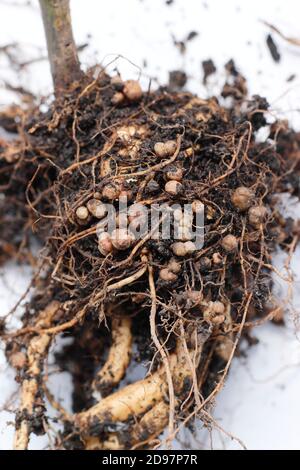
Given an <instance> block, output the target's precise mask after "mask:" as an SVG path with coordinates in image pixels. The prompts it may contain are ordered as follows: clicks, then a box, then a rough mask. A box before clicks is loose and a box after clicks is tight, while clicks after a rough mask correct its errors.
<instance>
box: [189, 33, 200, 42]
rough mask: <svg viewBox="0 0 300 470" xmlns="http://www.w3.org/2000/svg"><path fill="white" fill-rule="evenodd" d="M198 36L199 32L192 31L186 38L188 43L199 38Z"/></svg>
mask: <svg viewBox="0 0 300 470" xmlns="http://www.w3.org/2000/svg"><path fill="white" fill-rule="evenodd" d="M198 34H199V33H197V31H190V32H189V34H188V35H187V37H186V40H187V41H192V40H193V39H195V38H196V37H197V36H198Z"/></svg>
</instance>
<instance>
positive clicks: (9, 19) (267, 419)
mask: <svg viewBox="0 0 300 470" xmlns="http://www.w3.org/2000/svg"><path fill="white" fill-rule="evenodd" d="M26 3H27V2H26V1H25V0H0V46H1V45H4V44H7V43H10V42H20V43H21V44H22V45H23V47H22V54H23V56H24V60H25V59H26V58H32V57H37V56H39V55H40V51H41V50H42V51H44V46H45V43H44V35H43V30H42V24H41V20H40V17H39V10H38V5H37V1H32V6H30V7H28V6H25V4H26ZM206 4H207V7H205V5H206ZM71 6H72V15H73V24H74V32H75V37H76V42H77V44H82V43H84V42H86V40H87V35H88V34H89V33H91V34H92V38H91V40H90V44H91V46H90V47H89V48H88V49H86V50H85V51H84V52H83V53H82V54H81V60H82V63H84V65H86V66H87V65H93V64H94V63H95V62H96V61H98V62H99V61H101V62H102V63H104V64H108V63H109V62H111V61H112V60H113V59H114V58H115V57H116V56H117V54H120V55H123V56H124V57H127V59H130V61H131V62H132V63H134V64H136V65H135V66H134V65H132V63H130V62H128V60H126V59H123V58H119V59H118V60H117V61H116V62H115V63H114V64H113V66H115V65H117V66H118V68H119V69H120V70H121V71H122V73H123V74H124V75H125V77H131V78H132V77H133V76H134V75H138V74H139V71H140V69H139V67H140V68H142V81H143V84H144V86H147V85H148V83H149V78H150V77H151V78H152V79H153V84H154V83H155V78H157V79H158V81H159V83H164V82H166V80H167V77H168V71H169V70H174V69H178V68H182V67H184V69H185V70H186V72H187V73H188V74H189V76H190V77H191V78H190V80H189V82H188V88H189V89H190V90H192V91H195V92H197V93H199V94H200V95H201V96H207V95H209V94H211V93H212V92H214V91H215V90H217V89H218V88H217V85H218V83H220V82H222V78H224V75H223V71H222V66H223V64H224V63H225V62H227V60H228V59H230V58H234V59H235V60H236V63H237V65H238V67H239V68H240V69H241V71H242V72H243V74H244V75H245V76H246V77H247V79H248V85H249V89H250V92H251V93H258V94H262V95H265V96H266V97H267V98H268V100H269V102H270V103H271V105H272V111H273V112H274V113H275V114H276V115H279V111H280V112H281V115H282V116H284V117H287V118H289V119H291V120H292V122H293V124H294V125H295V126H297V127H298V128H300V117H299V111H297V107H299V97H300V88H299V85H300V81H299V76H298V77H297V79H296V80H294V81H293V82H292V83H290V84H289V83H287V82H286V79H287V78H288V77H289V76H290V75H291V74H293V73H296V74H297V72H298V71H299V64H300V48H298V49H297V48H295V47H293V46H291V45H289V44H287V43H286V42H284V41H282V40H281V39H280V38H278V37H277V36H274V39H275V41H276V42H277V44H278V46H279V48H280V52H281V54H282V60H281V62H280V63H279V64H275V63H274V62H273V60H272V58H271V57H270V53H269V51H268V50H267V47H266V44H265V36H266V34H267V29H266V27H265V26H264V25H262V23H260V22H259V20H260V19H265V20H267V21H269V22H271V23H274V24H275V25H276V26H277V27H279V28H282V30H283V31H284V32H286V33H287V34H288V35H290V36H293V35H294V36H297V34H298V37H300V32H299V21H298V19H299V15H300V4H299V2H296V1H294V0H285V1H284V2H282V1H281V0H272V2H270V1H267V0H265V1H263V0H251V1H250V0H247V1H243V2H240V1H237V0H226V1H224V0H207V1H206V2H204V1H199V0H174V4H173V5H172V7H169V6H166V5H165V1H164V0H143V1H142V0H127V1H120V0H109V1H105V2H103V1H99V0H73V1H71ZM192 30H195V31H197V32H198V33H199V36H198V37H197V38H195V39H194V40H193V41H191V42H189V43H188V44H187V52H186V54H185V56H181V55H180V54H179V52H178V50H177V49H176V48H175V47H174V45H173V41H172V34H174V36H175V37H176V39H177V40H182V39H184V38H185V37H186V35H187V34H188V33H189V32H190V31H192ZM23 56H22V57H23ZM207 58H213V60H214V61H215V64H216V65H217V67H218V72H219V73H218V77H214V76H212V77H211V78H210V80H209V86H208V88H204V87H203V85H202V84H201V80H202V71H201V61H202V60H203V59H207ZM144 59H146V60H147V64H148V65H147V67H143V60H144ZM111 68H112V67H111ZM5 78H6V79H10V81H12V80H15V83H16V84H19V83H20V80H19V79H17V78H16V74H15V72H14V71H13V70H11V69H10V67H9V66H8V64H7V63H6V61H5V60H4V59H3V57H2V56H1V55H0V105H2V104H5V103H10V102H12V101H13V100H15V99H16V96H15V95H14V94H12V93H11V92H8V91H6V90H4V89H3V88H2V87H1V81H2V80H3V79H5ZM21 82H22V84H23V85H24V86H25V87H27V88H30V89H32V90H33V91H35V92H40V93H46V92H48V91H49V90H50V89H51V88H50V87H51V79H50V75H49V68H48V65H47V62H45V61H44V62H39V63H36V64H35V65H32V66H31V67H29V68H28V69H26V70H24V71H23V75H22V78H21ZM299 255H300V252H299V250H298V251H297V254H296V255H295V257H294V262H293V269H294V272H295V276H296V278H297V276H298V278H297V282H296V284H295V297H294V306H295V308H296V310H299V309H300V296H299V290H300V289H299V287H300V281H299V277H300V265H299V259H300V258H299ZM283 258H284V257H283V255H280V256H278V264H279V265H282V260H283ZM29 280H30V275H29V270H28V269H26V268H24V267H22V268H16V267H13V266H11V265H10V266H9V267H6V268H5V276H4V277H2V278H1V280H0V281H1V283H0V311H1V314H5V313H6V312H7V311H8V310H9V308H10V307H11V306H12V305H13V303H14V302H15V301H17V300H18V296H19V295H20V294H22V293H23V292H24V290H26V287H27V285H28V283H29ZM11 286H12V287H13V292H12V290H11ZM276 288H277V290H278V284H277V286H276ZM281 290H282V291H283V290H284V289H283V287H281ZM293 315H294V314H293ZM255 336H256V337H257V338H258V339H259V340H260V342H259V344H258V345H257V346H253V347H252V348H250V349H247V350H246V356H247V357H245V358H239V359H238V358H236V359H234V362H233V365H232V368H231V371H230V375H229V378H228V380H227V382H226V386H225V388H224V390H223V392H222V393H221V394H220V396H219V397H218V400H217V405H216V408H215V411H214V416H215V418H216V419H217V421H218V423H219V424H220V425H221V426H222V427H223V428H225V430H226V431H228V432H230V433H232V434H234V435H236V436H237V437H239V438H240V439H241V440H242V441H243V442H244V444H245V445H246V446H247V447H248V448H250V449H264V448H269V449H300V419H299V418H300V400H299V389H300V367H299V366H300V346H299V340H298V338H297V328H296V326H295V323H293V322H292V321H291V322H290V324H289V326H287V327H285V328H279V327H275V326H273V325H265V326H263V327H260V328H258V329H257V330H256V331H255ZM51 380H52V383H54V387H55V393H56V396H59V397H64V398H65V400H67V403H66V405H67V406H68V404H69V403H68V402H69V400H68V398H67V395H68V393H66V390H67V391H70V388H71V385H70V381H69V378H68V377H66V376H62V375H60V376H59V378H58V379H57V378H56V380H55V379H54V378H52V379H51ZM0 381H1V386H0V406H3V404H4V403H6V408H13V407H14V406H15V402H14V401H10V402H9V403H7V400H8V399H9V398H11V395H12V393H13V391H14V390H15V389H16V384H15V383H14V380H13V373H12V371H10V370H9V369H8V368H7V366H6V365H5V361H4V355H3V353H2V352H1V351H0ZM12 398H13V397H12ZM12 419H13V415H12V414H10V413H8V412H6V411H3V412H1V413H0V449H8V448H11V446H12V435H13V426H12V425H9V423H8V421H9V420H12ZM183 439H184V442H183V444H182V446H183V448H188V447H189V446H191V445H192V446H193V447H194V448H197V447H199V446H200V444H201V446H203V447H204V448H209V447H210V445H211V443H210V441H209V439H208V437H207V436H206V435H205V433H203V432H202V431H200V432H199V438H198V439H197V441H195V440H193V439H192V438H191V436H190V435H189V434H188V433H185V436H183ZM45 442H46V441H45V439H44V438H33V439H32V442H31V448H43V446H44V445H45ZM176 445H177V446H179V444H176ZM212 445H213V447H214V448H223V446H225V448H227V449H230V448H238V447H239V446H238V444H237V443H236V442H234V441H231V440H230V439H228V438H227V437H226V436H225V435H224V433H219V431H214V432H213V436H212Z"/></svg>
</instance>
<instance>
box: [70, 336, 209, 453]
mask: <svg viewBox="0 0 300 470" xmlns="http://www.w3.org/2000/svg"><path fill="white" fill-rule="evenodd" d="M209 334H210V331H205V332H201V334H198V335H197V336H198V347H197V362H198V361H199V359H200V356H201V350H202V347H203V345H204V343H205V341H206V340H207V338H208V336H209ZM186 345H187V343H186V339H185V338H182V337H179V338H178V339H177V346H176V350H175V352H174V353H172V354H171V355H170V356H169V367H170V370H171V373H172V378H173V382H174V392H175V395H176V396H175V399H176V402H177V401H182V400H183V398H184V397H186V396H187V395H188V394H189V392H190V391H191V388H192V384H193V372H194V371H193V367H192V366H191V364H195V358H194V355H195V353H194V351H193V352H192V353H191V352H190V351H189V350H187V347H186ZM167 394H168V384H167V382H166V371H165V367H164V366H161V367H160V368H159V369H158V370H157V371H156V372H154V373H153V374H151V375H150V376H149V377H147V378H145V379H143V380H140V381H138V382H136V383H134V384H131V385H128V386H126V387H124V388H123V389H122V390H119V391H117V392H115V393H113V394H112V395H109V396H108V397H106V398H104V399H103V400H101V401H100V402H99V403H98V404H96V405H95V406H93V407H91V408H90V409H89V410H87V411H84V412H82V413H78V414H77V415H75V417H74V422H75V426H76V428H77V429H78V430H79V432H80V433H81V434H82V435H83V436H88V435H90V436H95V435H97V433H100V432H101V431H104V429H105V425H106V424H112V423H118V422H126V421H128V420H129V419H130V418H132V417H135V418H136V417H138V416H140V415H144V416H143V418H142V420H141V421H140V427H136V429H135V431H133V441H135V439H134V435H135V436H137V435H138V434H140V433H142V434H143V433H144V434H147V435H149V434H151V435H150V437H152V435H153V437H155V436H157V435H159V434H160V433H161V432H162V430H163V429H164V427H165V424H166V421H165V416H166V414H165V413H160V411H162V409H163V410H166V407H167V409H168V410H169V405H166V407H165V403H164V400H165V399H166V398H167ZM150 431H151V433H150ZM91 442H93V445H96V444H95V443H96V440H95V439H92V441H91ZM99 445H103V444H101V443H99Z"/></svg>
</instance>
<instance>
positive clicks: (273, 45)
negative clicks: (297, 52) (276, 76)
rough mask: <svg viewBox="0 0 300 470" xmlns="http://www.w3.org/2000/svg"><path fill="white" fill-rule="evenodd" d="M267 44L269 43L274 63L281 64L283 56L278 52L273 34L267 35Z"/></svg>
mask: <svg viewBox="0 0 300 470" xmlns="http://www.w3.org/2000/svg"><path fill="white" fill-rule="evenodd" d="M266 43H267V46H268V49H269V51H270V54H271V56H272V59H273V60H274V62H280V59H281V56H280V53H279V51H278V46H277V45H276V43H275V42H274V39H273V37H272V36H271V34H268V35H267V38H266Z"/></svg>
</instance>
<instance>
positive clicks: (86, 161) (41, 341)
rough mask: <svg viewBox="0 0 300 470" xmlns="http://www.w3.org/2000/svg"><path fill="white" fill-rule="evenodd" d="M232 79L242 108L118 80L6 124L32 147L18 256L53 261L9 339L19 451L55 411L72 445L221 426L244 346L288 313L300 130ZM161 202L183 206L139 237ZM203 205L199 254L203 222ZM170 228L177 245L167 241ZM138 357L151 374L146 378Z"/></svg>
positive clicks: (42, 269) (17, 225)
mask: <svg viewBox="0 0 300 470" xmlns="http://www.w3.org/2000/svg"><path fill="white" fill-rule="evenodd" d="M226 68H227V72H228V81H227V83H226V84H225V86H224V89H223V92H222V96H223V97H224V98H226V100H227V102H226V105H225V104H220V100H218V99H217V98H215V97H212V98H211V99H208V100H204V99H200V98H199V97H196V96H194V95H192V94H190V93H188V92H181V91H179V92H174V91H171V90H170V89H168V88H167V87H162V88H159V89H158V90H157V91H154V92H149V91H148V92H146V93H143V92H142V90H141V87H140V85H139V83H138V82H136V81H133V80H128V81H122V79H121V77H120V76H114V77H110V76H108V75H107V74H106V73H105V72H104V71H103V70H102V71H101V72H100V73H99V74H98V76H97V77H96V78H95V76H92V74H89V73H88V74H86V75H85V76H83V77H82V78H80V80H79V81H78V82H76V83H74V84H73V86H72V89H70V90H68V91H67V92H66V93H65V94H64V96H59V97H57V99H56V100H55V102H53V103H51V104H50V105H49V108H48V110H47V111H46V112H41V111H40V110H39V108H38V107H36V108H34V107H33V106H32V107H31V108H30V111H27V112H25V111H21V110H18V113H19V115H21V116H22V119H16V118H15V115H14V114H13V113H12V110H11V109H10V110H8V111H7V114H5V111H4V112H2V113H1V116H0V122H1V124H2V125H3V124H5V126H6V128H7V129H10V130H13V131H14V132H16V131H17V133H18V135H17V137H16V138H15V139H13V140H11V141H4V140H1V142H0V186H1V196H2V197H1V200H0V218H1V225H0V227H1V229H0V259H1V262H4V261H6V260H7V259H9V258H17V259H19V260H20V259H21V260H24V259H26V260H31V262H32V264H34V263H36V265H38V267H39V274H38V275H36V276H35V278H34V280H33V283H32V286H33V287H34V293H33V295H32V297H31V300H30V301H29V302H28V303H27V304H26V308H25V312H24V315H23V317H22V322H23V325H22V327H21V328H20V329H19V330H12V329H11V327H10V325H9V317H7V320H6V322H5V323H4V322H3V324H2V329H1V334H2V339H3V341H5V344H6V355H7V358H8V360H9V362H10V364H11V365H13V367H15V369H16V379H17V381H18V382H19V384H20V389H21V398H20V403H19V408H18V411H17V413H16V435H15V449H26V448H27V447H28V443H29V439H30V434H31V433H36V434H41V433H45V432H46V431H47V429H48V423H49V422H50V419H51V418H49V406H50V405H52V407H53V408H55V409H56V411H57V419H58V420H59V422H60V423H61V425H62V426H61V429H60V431H58V432H57V435H56V437H55V446H56V447H57V448H58V449H63V448H65V449H86V450H88V449H133V448H154V447H158V446H159V444H160V441H159V436H160V435H161V433H162V432H163V430H164V429H165V428H167V431H168V437H167V442H168V443H170V442H171V440H172V439H173V438H174V436H176V433H177V432H178V430H179V429H180V427H182V426H183V425H190V424H191V421H192V418H195V417H198V418H200V419H202V420H203V422H204V423H209V422H210V421H209V410H210V406H211V404H212V403H213V399H214V397H215V396H216V394H217V393H218V391H219V390H220V389H221V387H222V385H223V383H224V380H225V376H226V374H227V372H228V370H229V366H230V362H231V360H232V357H233V355H234V353H235V352H236V351H238V346H239V341H240V338H241V337H242V336H245V338H247V337H249V330H250V329H251V327H252V326H255V325H257V324H260V323H263V322H264V321H270V320H272V318H273V317H274V318H277V316H278V306H277V305H276V300H274V298H273V296H272V275H273V273H277V274H279V275H281V274H280V273H278V272H277V271H276V269H275V268H274V267H273V265H272V255H273V253H274V252H275V250H276V249H277V247H278V246H280V247H281V248H283V249H284V250H286V252H287V257H288V261H287V264H286V266H287V270H286V271H287V274H285V275H284V276H283V277H284V278H285V279H286V280H287V281H289V282H290V281H291V275H290V271H289V269H288V262H289V260H290V258H291V255H292V253H293V251H294V249H295V247H296V244H297V242H298V237H299V226H298V225H297V223H296V222H295V221H293V220H292V219H290V218H287V217H285V216H284V215H282V214H281V213H280V212H279V210H278V209H277V200H278V195H279V194H281V193H288V194H290V195H292V196H297V197H299V168H300V160H299V156H300V135H299V134H297V133H296V132H294V131H293V130H292V129H290V128H289V126H288V124H287V123H286V122H282V121H275V122H274V120H273V122H272V123H271V122H268V118H269V114H268V103H267V102H266V100H265V99H264V98H261V97H259V96H254V97H252V98H249V97H248V96H247V94H246V93H247V91H246V83H245V79H244V78H243V77H242V76H241V75H240V74H239V73H238V71H237V70H236V68H235V66H234V64H233V62H230V63H228V64H227V67H226ZM263 127H265V128H266V129H267V132H268V136H267V138H266V140H265V141H263V142H262V141H260V140H259V139H258V138H257V135H258V131H259V130H260V129H261V128H263ZM123 200H126V201H127V204H128V206H129V210H128V213H126V214H124V213H123V212H122V210H121V209H120V202H122V201H123ZM158 204H164V207H165V208H168V210H166V211H165V212H163V213H159V214H158V216H157V217H156V219H155V224H154V226H152V225H151V228H150V229H148V230H146V231H144V232H143V231H141V236H139V237H137V235H136V233H137V232H134V231H133V230H132V231H127V230H125V229H124V224H123V222H124V220H125V222H126V223H128V222H129V223H130V224H131V225H130V227H133V228H135V229H138V228H139V227H141V226H143V224H144V223H145V222H149V218H150V215H149V212H147V215H146V216H145V213H144V212H143V209H145V208H146V209H150V208H153V207H157V205H158ZM185 205H190V206H191V208H192V209H191V212H190V213H189V214H187V215H186V214H185V213H184V212H181V210H180V209H181V208H183V207H184V206H185ZM108 206H111V207H113V208H114V210H115V212H114V214H115V215H114V217H115V222H116V228H115V229H114V231H113V232H112V233H111V232H109V230H108V228H107V227H108V222H109V221H108V217H107V213H108ZM203 209H204V215H203V217H204V218H203V227H200V228H202V229H203V243H202V244H201V245H197V244H196V243H195V241H194V240H193V239H192V237H191V233H190V228H191V227H193V228H194V229H195V228H199V227H195V226H196V225H197V223H198V222H197V220H198V219H197V214H199V213H200V212H201V211H203ZM167 219H168V220H169V225H168V226H169V227H170V233H169V235H168V236H165V237H162V236H161V237H155V236H154V235H155V232H156V230H157V229H161V228H162V227H163V226H164V222H165V221H166V220H167ZM175 221H177V222H178V224H179V226H180V228H181V231H180V234H179V236H175V231H174V227H175ZM32 236H34V237H35V239H36V240H38V242H39V243H40V244H41V246H42V251H41V255H40V258H39V261H38V262H37V260H36V259H34V257H33V255H32V254H31V252H30V239H31V238H32ZM10 313H11V314H12V313H13V312H10ZM61 335H62V336H65V337H68V338H71V340H72V341H71V342H70V343H69V344H68V345H65V346H63V348H62V350H61V351H60V352H57V353H55V364H56V366H58V367H59V368H60V370H62V371H63V370H65V371H68V372H70V373H71V375H72V378H73V385H74V390H73V413H67V412H66V411H65V410H64V409H63V407H62V406H61V404H60V403H58V402H57V401H56V400H55V398H54V397H53V396H52V395H51V392H50V391H49V390H48V387H47V373H46V370H47V368H46V364H47V361H48V355H49V349H50V348H52V347H53V346H54V345H55V342H56V339H57V338H58V337H59V336H61ZM138 362H143V363H144V364H147V373H146V375H145V377H144V378H143V379H141V380H138V381H136V382H133V383H129V384H128V374H127V369H128V366H129V365H130V364H131V366H132V364H136V363H138ZM124 378H125V379H126V380H127V385H123V382H122V380H123V379H124ZM46 399H47V400H46ZM211 423H213V421H211ZM212 425H213V424H212Z"/></svg>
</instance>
